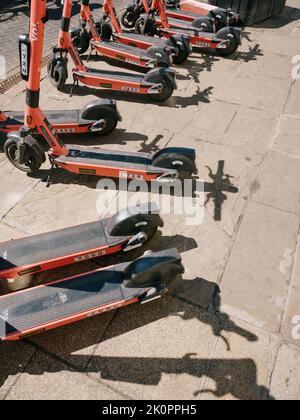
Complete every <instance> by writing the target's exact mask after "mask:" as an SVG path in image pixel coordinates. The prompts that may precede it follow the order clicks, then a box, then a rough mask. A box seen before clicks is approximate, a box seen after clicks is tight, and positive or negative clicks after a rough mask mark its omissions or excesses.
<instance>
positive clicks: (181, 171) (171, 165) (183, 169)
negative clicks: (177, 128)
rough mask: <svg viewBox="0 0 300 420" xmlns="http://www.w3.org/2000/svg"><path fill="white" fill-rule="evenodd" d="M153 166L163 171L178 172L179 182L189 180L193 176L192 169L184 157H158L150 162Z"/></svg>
mask: <svg viewBox="0 0 300 420" xmlns="http://www.w3.org/2000/svg"><path fill="white" fill-rule="evenodd" d="M152 165H153V166H157V167H159V168H165V169H174V170H177V172H178V178H177V179H179V180H180V181H181V182H183V181H184V180H185V179H190V178H191V177H192V175H193V169H192V165H191V162H190V160H189V159H188V158H187V157H186V156H178V155H172V154H171V155H160V156H158V157H157V158H156V159H154V161H153V162H152Z"/></svg>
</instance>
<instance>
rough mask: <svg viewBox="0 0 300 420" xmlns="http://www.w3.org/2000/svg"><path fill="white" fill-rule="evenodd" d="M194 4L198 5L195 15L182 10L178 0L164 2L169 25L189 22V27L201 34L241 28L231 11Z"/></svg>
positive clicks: (184, 5)
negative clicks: (234, 27)
mask: <svg viewBox="0 0 300 420" xmlns="http://www.w3.org/2000/svg"><path fill="white" fill-rule="evenodd" d="M187 3H188V2H187ZM195 3H197V5H198V9H195V10H196V13H195V12H192V11H189V10H182V9H181V1H180V0H174V1H173V2H170V1H169V2H166V5H167V11H166V13H167V17H168V19H169V22H170V24H172V25H173V24H174V25H175V24H177V25H178V24H180V23H182V22H180V21H184V22H189V24H190V25H192V26H195V27H196V28H200V29H202V30H203V32H214V33H216V32H218V31H219V30H220V29H222V28H225V27H227V26H238V27H240V26H241V24H240V15H239V14H238V13H234V12H233V11H232V10H231V9H222V8H219V7H213V6H210V5H208V4H207V3H201V2H198V1H197V2H195ZM172 4H173V5H172ZM168 5H169V7H168ZM184 7H187V5H186V4H185V2H183V8H184Z"/></svg>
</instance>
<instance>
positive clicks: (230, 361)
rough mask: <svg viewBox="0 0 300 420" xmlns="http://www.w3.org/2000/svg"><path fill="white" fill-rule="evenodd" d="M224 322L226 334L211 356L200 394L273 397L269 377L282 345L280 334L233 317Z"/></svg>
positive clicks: (208, 396)
mask: <svg viewBox="0 0 300 420" xmlns="http://www.w3.org/2000/svg"><path fill="white" fill-rule="evenodd" d="M232 324H233V325H234V328H231V327H232ZM224 325H225V327H224V331H223V332H222V337H223V338H220V339H219V340H218V344H217V346H216V349H215V351H214V353H213V355H212V357H211V360H210V366H209V369H208V372H207V374H206V380H205V383H204V386H203V390H202V392H201V394H200V396H201V398H202V399H205V400H211V399H214V400H215V399H218V400H220V399H222V400H272V399H274V398H275V396H274V395H273V394H272V389H270V380H271V375H272V372H273V368H274V364H275V361H276V356H277V350H278V348H279V346H280V339H279V337H277V336H276V335H272V334H268V333H266V332H264V331H261V330H259V329H256V328H253V327H252V326H249V324H246V323H244V322H241V321H237V320H235V319H234V318H232V319H231V320H230V322H229V323H227V324H226V322H225V324H224ZM226 326H227V328H226Z"/></svg>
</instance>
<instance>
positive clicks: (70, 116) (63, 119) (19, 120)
mask: <svg viewBox="0 0 300 420" xmlns="http://www.w3.org/2000/svg"><path fill="white" fill-rule="evenodd" d="M5 115H6V116H7V117H8V119H7V120H6V121H0V130H1V128H2V127H8V126H15V125H20V124H21V125H22V124H24V112H23V111H20V112H13V111H8V112H5ZM45 115H46V117H47V119H48V120H49V121H50V123H51V124H52V125H55V124H86V123H87V122H86V120H83V119H81V118H80V115H81V112H80V111H78V110H62V111H59V110H58V111H46V112H45Z"/></svg>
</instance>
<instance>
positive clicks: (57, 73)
mask: <svg viewBox="0 0 300 420" xmlns="http://www.w3.org/2000/svg"><path fill="white" fill-rule="evenodd" d="M47 72H48V77H49V80H50V82H51V84H52V85H53V86H54V87H56V88H57V89H59V88H62V87H63V86H64V85H65V84H66V81H67V78H68V69H67V67H66V66H65V65H64V64H62V63H54V60H50V61H49V63H48V68H47Z"/></svg>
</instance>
